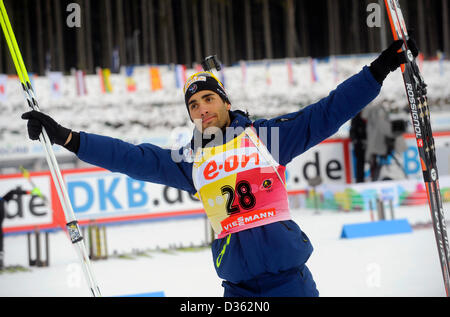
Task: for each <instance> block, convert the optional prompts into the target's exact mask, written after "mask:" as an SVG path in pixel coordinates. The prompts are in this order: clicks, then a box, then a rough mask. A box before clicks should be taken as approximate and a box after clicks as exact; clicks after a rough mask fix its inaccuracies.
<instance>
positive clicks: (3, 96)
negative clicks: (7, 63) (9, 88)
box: [0, 74, 8, 101]
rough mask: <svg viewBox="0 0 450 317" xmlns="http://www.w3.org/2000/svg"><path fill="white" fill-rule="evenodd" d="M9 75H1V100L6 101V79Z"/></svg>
mask: <svg viewBox="0 0 450 317" xmlns="http://www.w3.org/2000/svg"><path fill="white" fill-rule="evenodd" d="M7 79H8V76H7V75H5V74H1V75H0V101H6V99H7V98H6V80H7Z"/></svg>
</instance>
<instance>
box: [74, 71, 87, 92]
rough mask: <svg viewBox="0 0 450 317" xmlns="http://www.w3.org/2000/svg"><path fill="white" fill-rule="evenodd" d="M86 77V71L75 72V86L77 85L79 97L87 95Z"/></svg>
mask: <svg viewBox="0 0 450 317" xmlns="http://www.w3.org/2000/svg"><path fill="white" fill-rule="evenodd" d="M85 76H86V73H85V72H84V71H82V70H77V71H75V84H76V88H77V95H78V96H84V95H87V87H86V78H85Z"/></svg>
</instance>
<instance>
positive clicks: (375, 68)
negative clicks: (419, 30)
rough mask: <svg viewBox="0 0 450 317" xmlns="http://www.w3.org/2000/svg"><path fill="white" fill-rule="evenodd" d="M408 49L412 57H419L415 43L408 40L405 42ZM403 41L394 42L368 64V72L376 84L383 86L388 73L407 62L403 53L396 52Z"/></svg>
mask: <svg viewBox="0 0 450 317" xmlns="http://www.w3.org/2000/svg"><path fill="white" fill-rule="evenodd" d="M407 44H408V49H409V50H410V51H411V53H412V54H413V56H414V57H417V55H419V50H418V48H417V45H416V42H415V41H414V40H413V39H412V38H410V39H409V40H408V42H407ZM402 45H403V40H397V41H394V42H393V43H392V44H391V45H390V46H389V47H388V48H387V49H385V50H384V51H383V52H382V53H381V55H380V56H378V58H377V59H376V60H374V61H373V62H372V63H371V64H370V67H369V69H370V71H371V73H372V75H373V77H374V78H375V79H376V80H377V82H379V83H380V85H381V84H383V81H384V79H385V78H386V76H387V75H389V73H390V72H393V71H394V70H396V69H397V68H398V67H399V66H400V65H401V64H405V63H406V62H407V57H406V54H405V52H404V51H401V52H398V50H399V49H400V48H401V47H402Z"/></svg>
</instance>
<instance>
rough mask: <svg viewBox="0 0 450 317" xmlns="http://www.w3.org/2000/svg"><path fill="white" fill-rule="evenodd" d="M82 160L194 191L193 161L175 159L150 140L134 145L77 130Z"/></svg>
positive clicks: (144, 179) (143, 178) (158, 182)
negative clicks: (191, 162) (190, 162)
mask: <svg viewBox="0 0 450 317" xmlns="http://www.w3.org/2000/svg"><path fill="white" fill-rule="evenodd" d="M77 156H78V158H80V159H81V160H83V161H85V162H87V163H89V164H92V165H95V166H100V167H103V168H105V169H107V170H109V171H111V172H118V173H123V174H126V175H128V176H130V177H131V178H134V179H138V180H142V181H148V182H152V183H157V184H163V185H167V186H171V187H175V188H179V189H182V190H186V191H188V192H190V193H195V192H196V191H195V188H194V185H193V182H192V164H189V163H187V162H179V163H178V162H175V161H174V160H173V159H172V157H171V150H169V149H162V148H160V147H158V146H156V145H153V144H150V143H144V144H140V145H133V144H131V143H127V142H124V141H122V140H119V139H115V138H111V137H107V136H102V135H97V134H92V133H85V132H80V146H79V149H78V152H77Z"/></svg>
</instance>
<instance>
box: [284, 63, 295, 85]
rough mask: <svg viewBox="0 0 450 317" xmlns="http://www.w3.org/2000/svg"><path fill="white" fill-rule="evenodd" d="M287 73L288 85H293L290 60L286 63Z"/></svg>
mask: <svg viewBox="0 0 450 317" xmlns="http://www.w3.org/2000/svg"><path fill="white" fill-rule="evenodd" d="M286 66H287V73H288V83H289V85H291V86H293V85H294V73H293V71H292V62H291V61H290V60H287V61H286Z"/></svg>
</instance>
